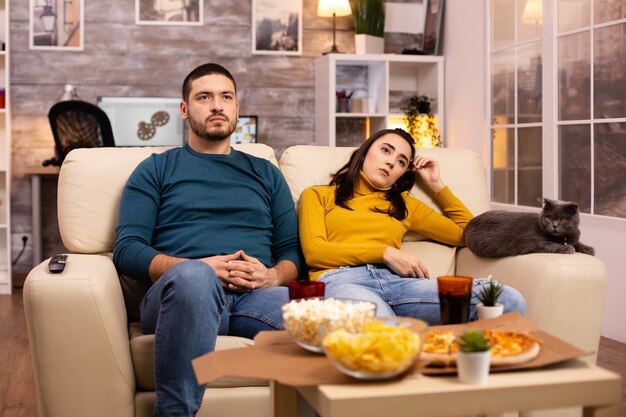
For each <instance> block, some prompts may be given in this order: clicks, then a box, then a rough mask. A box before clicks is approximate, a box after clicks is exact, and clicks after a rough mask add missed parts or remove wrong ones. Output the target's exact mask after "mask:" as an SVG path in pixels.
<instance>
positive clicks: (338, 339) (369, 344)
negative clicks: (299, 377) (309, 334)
mask: <svg viewBox="0 0 626 417" xmlns="http://www.w3.org/2000/svg"><path fill="white" fill-rule="evenodd" d="M427 328H428V325H427V324H426V323H425V322H423V321H421V320H415V319H412V320H411V321H410V322H403V321H398V320H372V321H370V322H368V323H364V324H363V326H362V327H361V329H359V330H357V331H349V330H347V329H341V328H339V329H338V328H335V329H330V330H329V329H327V328H325V327H323V328H322V329H321V330H320V333H321V334H322V335H323V337H322V347H323V349H324V352H325V353H326V356H327V357H328V358H329V359H330V361H331V362H332V363H333V364H334V365H335V367H337V369H339V370H340V371H341V372H343V373H345V374H346V375H349V376H351V377H354V378H357V379H363V380H382V379H388V378H393V377H395V376H398V375H400V374H402V373H404V372H406V371H408V370H409V369H410V368H412V367H413V365H414V364H415V363H416V361H417V360H418V358H419V354H420V352H421V350H422V340H423V336H424V335H425V333H426V329H427Z"/></svg>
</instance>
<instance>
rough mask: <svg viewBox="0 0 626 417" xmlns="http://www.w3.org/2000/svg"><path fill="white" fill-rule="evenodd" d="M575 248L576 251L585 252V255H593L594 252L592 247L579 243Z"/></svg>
mask: <svg viewBox="0 0 626 417" xmlns="http://www.w3.org/2000/svg"><path fill="white" fill-rule="evenodd" d="M576 249H577V250H578V252H580V253H586V254H587V255H591V256H595V254H596V251H595V249H594V248H592V247H591V246H587V245H579V246H578V247H577V248H576Z"/></svg>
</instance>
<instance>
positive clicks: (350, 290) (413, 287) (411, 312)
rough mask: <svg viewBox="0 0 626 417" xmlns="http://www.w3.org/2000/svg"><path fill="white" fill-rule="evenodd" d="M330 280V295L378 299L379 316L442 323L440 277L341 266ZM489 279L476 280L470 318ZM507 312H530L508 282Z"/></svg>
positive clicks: (327, 276) (326, 279)
mask: <svg viewBox="0 0 626 417" xmlns="http://www.w3.org/2000/svg"><path fill="white" fill-rule="evenodd" d="M317 280H318V281H323V282H325V283H326V297H337V298H355V299H359V300H367V301H372V302H373V303H376V306H377V310H376V315H378V316H386V317H393V316H404V317H414V318H417V319H421V320H424V321H425V322H427V323H428V324H430V325H438V324H440V323H441V322H440V319H439V295H438V292H437V279H434V278H433V279H425V278H403V277H401V276H399V275H396V274H395V273H394V272H393V271H391V270H390V269H388V268H387V267H386V266H384V265H365V266H359V267H341V268H339V269H334V270H332V271H328V272H326V273H325V274H323V275H321V276H320V277H319V278H318V279H317ZM486 282H487V281H486V280H475V281H474V290H473V295H472V306H471V311H470V320H476V318H477V309H476V305H477V304H478V303H479V301H478V299H477V298H476V294H477V293H479V291H480V288H481V286H482V285H484V283H486ZM498 301H499V302H500V303H502V304H503V305H504V312H505V313H506V312H510V311H519V312H521V313H522V314H524V313H525V312H526V301H524V297H522V295H521V294H520V293H519V292H518V291H517V290H516V289H514V288H512V287H508V286H504V287H503V289H502V293H501V294H500V298H499V299H498Z"/></svg>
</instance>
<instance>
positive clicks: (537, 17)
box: [522, 0, 543, 25]
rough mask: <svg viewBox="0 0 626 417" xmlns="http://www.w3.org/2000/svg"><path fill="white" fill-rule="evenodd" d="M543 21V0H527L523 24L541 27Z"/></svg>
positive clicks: (523, 13)
mask: <svg viewBox="0 0 626 417" xmlns="http://www.w3.org/2000/svg"><path fill="white" fill-rule="evenodd" d="M542 20H543V2H542V0H526V4H525V5H524V11H523V12H522V23H524V24H526V25H539V24H541V22H542Z"/></svg>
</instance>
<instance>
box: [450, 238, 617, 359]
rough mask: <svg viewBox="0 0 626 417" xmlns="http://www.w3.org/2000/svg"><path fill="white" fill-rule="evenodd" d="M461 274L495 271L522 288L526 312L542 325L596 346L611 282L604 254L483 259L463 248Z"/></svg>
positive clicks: (590, 347) (587, 346) (566, 337)
mask: <svg viewBox="0 0 626 417" xmlns="http://www.w3.org/2000/svg"><path fill="white" fill-rule="evenodd" d="M456 273H457V274H459V275H468V276H472V277H486V276H488V275H490V274H491V275H493V277H494V278H495V279H497V280H498V281H500V282H502V283H504V284H507V285H510V286H512V287H514V288H516V289H517V290H519V291H520V292H521V293H522V295H523V296H524V298H525V299H526V302H527V310H526V317H528V318H529V319H531V320H532V321H533V322H534V323H535V324H536V325H537V326H538V327H539V328H540V329H542V330H544V331H546V332H548V333H551V334H553V335H555V336H557V337H559V338H561V339H563V340H565V341H567V342H569V343H572V344H573V345H575V346H577V347H579V348H581V349H584V350H590V351H597V349H598V345H599V343H600V330H601V326H602V314H603V312H604V298H605V292H606V284H607V271H606V267H605V265H604V263H602V261H600V259H598V258H596V257H594V256H589V255H584V254H581V253H575V254H572V255H563V254H545V253H533V254H529V255H520V256H511V257H506V258H481V257H478V256H476V255H474V254H473V253H472V252H471V251H470V250H469V249H467V248H463V249H461V250H460V251H459V252H458V254H457V263H456ZM594 360H595V357H594Z"/></svg>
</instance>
